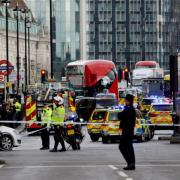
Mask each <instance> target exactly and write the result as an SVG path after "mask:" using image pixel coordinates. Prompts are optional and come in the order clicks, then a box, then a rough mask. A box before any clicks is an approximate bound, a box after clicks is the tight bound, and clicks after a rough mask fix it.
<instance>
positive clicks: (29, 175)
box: [0, 135, 180, 180]
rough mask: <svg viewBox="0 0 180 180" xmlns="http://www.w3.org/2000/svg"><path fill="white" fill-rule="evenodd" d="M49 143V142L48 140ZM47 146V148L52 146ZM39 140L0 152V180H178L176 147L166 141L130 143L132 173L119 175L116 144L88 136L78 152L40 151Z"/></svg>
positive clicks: (32, 138) (179, 153) (27, 140)
mask: <svg viewBox="0 0 180 180" xmlns="http://www.w3.org/2000/svg"><path fill="white" fill-rule="evenodd" d="M51 142H52V144H53V140H52V137H51ZM52 144H51V146H52ZM40 146H41V141H40V137H39V136H30V137H24V138H23V143H22V146H21V147H18V148H15V149H14V150H13V151H11V152H0V159H4V160H6V165H5V166H3V167H1V168H0V180H32V179H33V180H50V179H51V180H71V179H73V180H109V179H111V180H179V177H180V150H179V148H180V145H171V144H170V143H169V141H158V140H157V136H156V137H155V138H154V139H153V140H152V141H150V142H145V143H134V147H135V153H136V162H137V166H136V171H131V172H129V171H126V172H125V171H123V169H122V167H124V166H125V161H124V159H123V158H122V156H121V154H120V153H119V150H118V144H106V145H104V144H102V143H101V142H96V143H94V142H91V140H90V138H89V136H88V135H86V138H85V139H84V141H83V144H82V149H81V151H72V150H68V151H66V152H64V153H60V152H57V153H50V152H49V151H40V150H39V148H40Z"/></svg>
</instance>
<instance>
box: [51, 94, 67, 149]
mask: <svg viewBox="0 0 180 180" xmlns="http://www.w3.org/2000/svg"><path fill="white" fill-rule="evenodd" d="M63 103H64V101H63V98H61V97H59V96H55V97H54V102H53V104H54V105H53V107H54V109H53V112H52V123H53V126H54V131H55V134H54V148H53V149H51V150H50V152H57V147H58V144H59V143H61V146H62V148H61V150H60V152H63V151H66V148H65V144H64V139H63V126H64V124H63V123H64V119H65V108H64V105H63Z"/></svg>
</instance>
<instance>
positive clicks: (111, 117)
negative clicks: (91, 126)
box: [108, 112, 118, 121]
mask: <svg viewBox="0 0 180 180" xmlns="http://www.w3.org/2000/svg"><path fill="white" fill-rule="evenodd" d="M108 120H109V121H117V120H118V112H111V113H109V119H108Z"/></svg>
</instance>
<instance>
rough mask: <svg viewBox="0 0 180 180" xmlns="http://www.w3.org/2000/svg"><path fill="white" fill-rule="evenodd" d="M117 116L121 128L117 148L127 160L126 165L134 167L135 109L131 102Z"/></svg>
mask: <svg viewBox="0 0 180 180" xmlns="http://www.w3.org/2000/svg"><path fill="white" fill-rule="evenodd" d="M118 116H119V120H120V129H122V136H121V139H120V144H119V150H120V152H121V153H122V155H123V157H124V159H125V160H126V162H127V165H128V166H127V167H131V168H132V169H135V154H134V148H133V144H132V140H133V136H134V126H135V121H136V111H135V109H134V107H133V104H130V105H128V106H125V108H124V110H123V111H122V112H120V113H119V114H118Z"/></svg>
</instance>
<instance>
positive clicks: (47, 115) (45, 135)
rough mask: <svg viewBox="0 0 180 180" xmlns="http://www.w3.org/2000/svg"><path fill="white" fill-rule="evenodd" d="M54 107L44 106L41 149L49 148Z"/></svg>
mask: <svg viewBox="0 0 180 180" xmlns="http://www.w3.org/2000/svg"><path fill="white" fill-rule="evenodd" d="M51 116H52V109H51V108H50V107H48V106H47V105H46V106H44V108H43V110H42V114H41V127H42V129H43V130H41V140H42V147H41V148H40V150H46V149H49V127H50V123H51Z"/></svg>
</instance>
